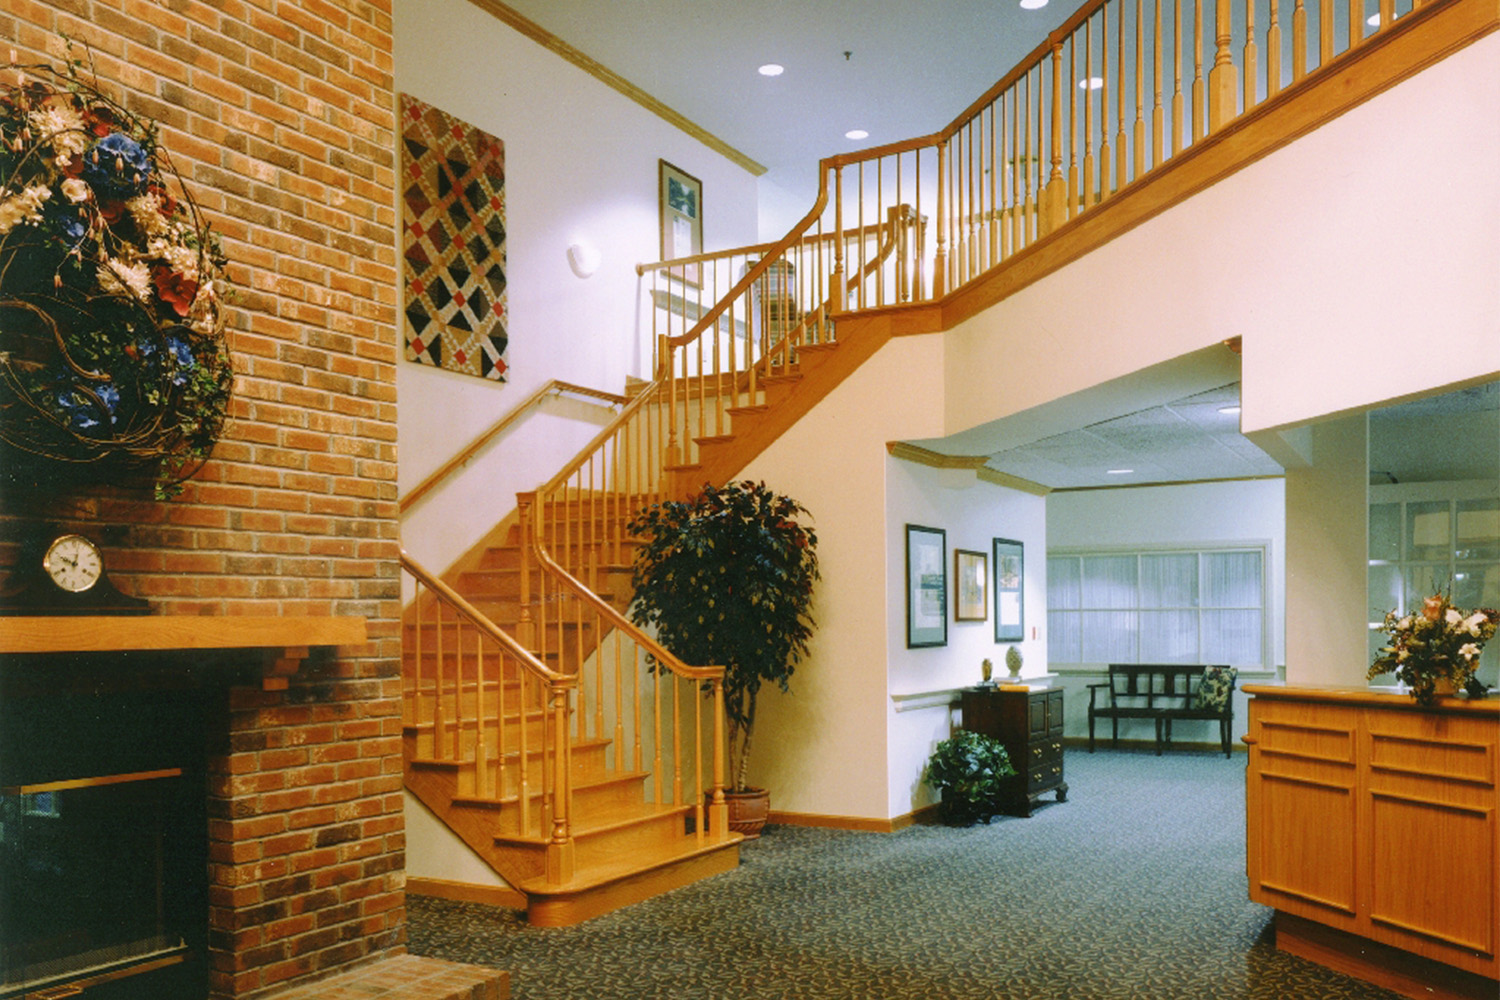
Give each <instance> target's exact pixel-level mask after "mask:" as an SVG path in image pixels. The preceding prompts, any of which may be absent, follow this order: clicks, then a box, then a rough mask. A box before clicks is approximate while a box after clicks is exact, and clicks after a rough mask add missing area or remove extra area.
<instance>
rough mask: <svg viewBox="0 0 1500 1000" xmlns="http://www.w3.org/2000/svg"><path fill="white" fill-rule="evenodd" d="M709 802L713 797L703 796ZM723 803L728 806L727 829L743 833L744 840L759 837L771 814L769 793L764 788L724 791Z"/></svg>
mask: <svg viewBox="0 0 1500 1000" xmlns="http://www.w3.org/2000/svg"><path fill="white" fill-rule="evenodd" d="M704 798H705V799H707V800H709V801H710V802H711V801H712V800H713V796H712V795H711V794H710V795H705V796H704ZM724 801H725V803H727V804H728V806H729V829H731V830H733V831H734V832H735V833H743V834H744V835H745V839H746V840H754V839H755V838H756V837H759V836H760V831H761V828H762V827H764V826H765V825H766V817H767V816H768V815H769V814H770V812H771V792H770V790H769V789H765V788H747V789H745V790H744V791H743V792H733V791H730V790H729V789H727V788H726V789H724Z"/></svg>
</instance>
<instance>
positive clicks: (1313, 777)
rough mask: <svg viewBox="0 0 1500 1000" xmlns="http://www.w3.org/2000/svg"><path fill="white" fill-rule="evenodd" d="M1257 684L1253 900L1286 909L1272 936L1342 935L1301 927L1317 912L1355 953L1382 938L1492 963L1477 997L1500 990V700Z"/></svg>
mask: <svg viewBox="0 0 1500 1000" xmlns="http://www.w3.org/2000/svg"><path fill="white" fill-rule="evenodd" d="M1248 690H1249V691H1250V693H1251V694H1252V699H1251V702H1250V731H1249V733H1248V734H1247V735H1246V737H1245V742H1246V743H1248V744H1249V746H1250V761H1249V767H1248V771H1247V775H1246V784H1245V793H1246V794H1245V799H1246V821H1247V835H1248V836H1247V869H1248V875H1249V882H1250V898H1251V899H1252V900H1254V901H1255V902H1257V903H1262V904H1264V905H1266V906H1271V907H1274V908H1275V909H1276V910H1277V911H1278V917H1277V943H1278V945H1279V946H1280V947H1282V948H1283V949H1284V950H1287V951H1297V949H1298V948H1306V947H1312V945H1309V944H1308V942H1314V944H1316V946H1317V947H1319V948H1324V949H1326V948H1328V947H1330V945H1329V944H1328V941H1342V940H1343V939H1342V938H1327V939H1322V938H1319V939H1316V940H1314V938H1313V937H1312V936H1310V933H1309V931H1308V930H1307V928H1309V927H1312V928H1316V925H1322V926H1324V927H1327V928H1333V929H1334V930H1336V931H1337V932H1340V933H1341V934H1342V935H1347V936H1348V938H1349V939H1350V942H1351V943H1350V944H1348V945H1347V946H1345V947H1346V949H1347V951H1348V955H1344V956H1341V961H1343V962H1345V964H1346V965H1347V963H1348V962H1352V961H1354V958H1352V957H1350V956H1356V955H1357V956H1365V958H1364V959H1362V960H1365V961H1368V956H1369V955H1373V954H1383V953H1382V952H1379V951H1378V950H1377V949H1375V948H1374V947H1373V946H1370V945H1369V942H1378V944H1380V945H1388V946H1390V947H1391V948H1393V949H1400V950H1401V951H1402V952H1407V953H1410V954H1412V955H1416V956H1421V957H1422V958H1424V959H1430V960H1432V961H1433V962H1440V963H1443V964H1445V965H1448V966H1452V967H1454V968H1456V969H1462V970H1465V971H1466V972H1469V973H1474V974H1475V975H1477V976H1480V977H1484V979H1483V981H1482V982H1480V983H1479V985H1478V989H1479V993H1477V994H1474V995H1479V996H1496V995H1500V994H1497V993H1496V990H1497V988H1500V864H1497V861H1496V852H1497V848H1500V826H1497V824H1500V817H1497V811H1500V797H1497V793H1500V774H1497V767H1500V710H1497V709H1500V706H1497V704H1496V702H1495V701H1494V700H1493V699H1488V700H1484V701H1477V702H1473V701H1463V700H1459V699H1456V698H1445V699H1443V700H1442V703H1441V705H1440V706H1438V707H1436V708H1433V709H1430V710H1423V709H1420V708H1418V707H1417V706H1415V705H1414V704H1413V702H1412V699H1411V698H1409V697H1407V696H1405V695H1399V696H1398V695H1386V694H1375V693H1371V692H1368V691H1344V690H1338V689H1320V688H1291V687H1287V688H1275V687H1260V686H1254V687H1251V688H1249V689H1248ZM1283 916H1289V917H1291V918H1293V919H1292V920H1291V921H1283V919H1282V917H1283ZM1284 938H1285V940H1284ZM1298 953H1299V954H1305V957H1312V958H1314V960H1315V961H1322V960H1323V959H1322V958H1320V957H1318V955H1317V954H1316V953H1314V952H1306V953H1304V952H1298ZM1336 967H1340V968H1343V971H1353V972H1354V974H1356V975H1364V976H1365V978H1372V979H1374V981H1376V982H1382V980H1381V979H1379V978H1376V977H1375V976H1372V975H1368V974H1366V973H1365V972H1363V971H1360V967H1358V966H1349V967H1347V968H1345V967H1343V966H1336ZM1421 975H1423V976H1427V977H1429V978H1430V977H1431V975H1432V973H1431V972H1423V973H1421ZM1382 984H1383V985H1386V984H1385V983H1382ZM1392 988H1395V987H1392ZM1398 991H1399V990H1398ZM1407 995H1413V994H1407ZM1422 995H1424V996H1427V995H1434V996H1438V995H1441V996H1449V995H1460V996H1469V995H1471V994H1470V993H1462V992H1460V993H1457V994H1448V993H1440V994H1438V993H1435V994H1428V993H1424V994H1422Z"/></svg>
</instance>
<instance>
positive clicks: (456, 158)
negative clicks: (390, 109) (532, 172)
mask: <svg viewBox="0 0 1500 1000" xmlns="http://www.w3.org/2000/svg"><path fill="white" fill-rule="evenodd" d="M398 146H399V147H400V154H401V177H402V178H403V180H402V181H401V185H402V188H403V191H402V198H401V223H402V225H401V233H402V247H401V261H402V265H401V266H402V279H403V280H402V312H403V315H404V317H405V321H404V323H403V324H402V325H403V327H404V337H403V339H404V341H405V344H406V360H408V361H415V362H416V363H417V364H422V365H431V366H433V367H434V368H446V369H448V370H449V371H455V372H462V373H464V374H465V375H473V376H475V377H477V378H482V379H488V380H490V381H492V382H504V381H505V380H506V377H507V375H506V373H507V371H508V370H509V360H508V356H507V351H506V348H507V345H508V344H509V343H510V334H509V333H508V332H507V328H508V326H509V323H510V308H509V306H508V305H507V295H506V268H507V265H506V235H505V143H503V142H501V141H500V140H499V139H497V138H495V137H494V136H492V135H490V134H489V133H488V132H485V131H483V130H482V129H479V128H477V127H475V126H473V125H470V124H468V123H467V122H463V121H460V120H459V119H457V118H454V117H453V116H452V115H450V114H448V113H446V112H444V111H442V110H441V109H439V108H434V107H432V106H431V105H429V104H424V103H423V102H422V101H419V100H417V99H416V98H415V97H412V96H411V95H410V94H402V95H401V142H400V143H398Z"/></svg>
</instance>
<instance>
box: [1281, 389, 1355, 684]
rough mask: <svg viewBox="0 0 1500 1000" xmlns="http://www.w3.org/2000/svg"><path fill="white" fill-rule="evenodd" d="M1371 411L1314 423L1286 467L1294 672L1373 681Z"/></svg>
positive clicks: (1312, 679)
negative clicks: (1305, 446)
mask: <svg viewBox="0 0 1500 1000" xmlns="http://www.w3.org/2000/svg"><path fill="white" fill-rule="evenodd" d="M1366 423H1367V421H1366V418H1365V416H1364V415H1363V414H1360V415H1358V416H1353V417H1345V418H1343V419H1342V420H1333V421H1329V422H1327V423H1324V424H1319V425H1317V426H1315V427H1313V428H1312V460H1313V464H1312V465H1311V466H1310V467H1308V468H1303V469H1288V470H1287V473H1286V547H1287V566H1286V636H1287V640H1286V679H1287V683H1288V684H1346V685H1352V686H1354V687H1364V686H1365V670H1366V668H1367V667H1369V665H1370V664H1369V655H1368V647H1367V643H1366V640H1367V634H1366V633H1367V624H1366V610H1367V605H1368V597H1369V569H1368V566H1369V521H1370V507H1369V500H1368V490H1369V482H1370V477H1369V470H1368V466H1367V461H1366V457H1365V455H1366V431H1365V427H1366Z"/></svg>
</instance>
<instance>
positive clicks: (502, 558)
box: [477, 512, 641, 572]
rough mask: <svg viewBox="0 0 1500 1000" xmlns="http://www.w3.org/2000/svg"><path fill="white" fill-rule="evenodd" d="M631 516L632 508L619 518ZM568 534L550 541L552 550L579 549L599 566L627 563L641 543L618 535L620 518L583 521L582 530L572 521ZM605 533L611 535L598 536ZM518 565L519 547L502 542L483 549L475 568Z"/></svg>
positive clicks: (488, 569)
mask: <svg viewBox="0 0 1500 1000" xmlns="http://www.w3.org/2000/svg"><path fill="white" fill-rule="evenodd" d="M630 516H631V512H622V517H621V520H622V521H623V520H625V519H628V518H629V517H630ZM569 534H570V536H571V537H566V538H560V539H558V540H556V541H555V542H553V543H552V545H551V546H550V547H551V548H552V549H553V551H554V554H556V552H557V550H561V549H563V548H567V549H568V550H569V551H571V552H573V553H575V554H576V553H578V552H579V551H582V552H583V553H584V554H585V555H586V556H587V557H588V559H589V560H590V561H591V562H592V563H593V564H595V565H597V566H601V567H605V566H629V565H630V564H631V562H632V561H633V560H634V559H635V551H636V549H638V548H640V547H641V543H640V542H639V541H638V540H636V539H627V538H620V537H617V536H619V535H621V534H622V531H621V527H620V523H619V522H614V523H600V524H596V525H594V526H592V528H591V527H590V526H588V525H585V526H584V527H583V528H582V529H581V530H580V529H579V528H578V526H577V525H573V526H571V527H570V532H569ZM605 534H608V535H609V536H611V537H608V538H600V537H599V536H600V535H605ZM580 535H581V536H582V537H581V538H580ZM520 568H521V549H520V547H519V546H503V547H496V548H490V549H485V551H484V554H483V555H482V556H480V557H479V567H478V570H477V571H478V572H489V571H491V570H519V569H520Z"/></svg>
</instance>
